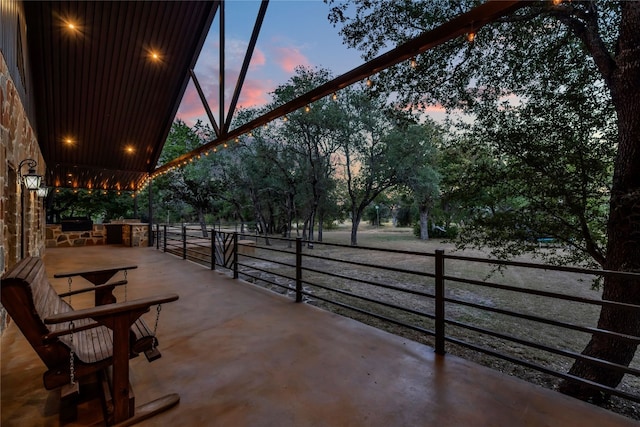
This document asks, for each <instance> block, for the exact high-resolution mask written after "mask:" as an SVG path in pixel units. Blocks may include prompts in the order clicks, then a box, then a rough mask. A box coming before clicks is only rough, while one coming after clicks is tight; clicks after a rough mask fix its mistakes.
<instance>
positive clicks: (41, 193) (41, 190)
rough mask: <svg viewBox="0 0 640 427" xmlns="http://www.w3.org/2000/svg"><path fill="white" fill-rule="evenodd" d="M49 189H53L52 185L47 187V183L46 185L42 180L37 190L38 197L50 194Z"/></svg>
mask: <svg viewBox="0 0 640 427" xmlns="http://www.w3.org/2000/svg"><path fill="white" fill-rule="evenodd" d="M49 190H51V187H47V186H46V185H44V182H41V183H40V187H38V190H36V191H37V192H38V197H41V198H43V199H44V198H46V197H47V196H48V195H49Z"/></svg>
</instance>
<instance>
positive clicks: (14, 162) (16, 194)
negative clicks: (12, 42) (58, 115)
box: [0, 55, 46, 271]
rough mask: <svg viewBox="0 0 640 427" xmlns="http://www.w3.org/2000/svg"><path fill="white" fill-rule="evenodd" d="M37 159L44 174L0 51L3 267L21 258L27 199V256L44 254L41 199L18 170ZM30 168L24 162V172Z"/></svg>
mask: <svg viewBox="0 0 640 427" xmlns="http://www.w3.org/2000/svg"><path fill="white" fill-rule="evenodd" d="M25 159H34V160H35V161H36V162H37V167H36V172H37V173H38V174H39V175H44V174H45V166H46V165H45V163H44V159H43V158H42V154H41V152H40V147H39V146H38V141H37V139H36V134H35V132H34V130H33V126H32V124H31V122H30V121H29V119H28V117H27V114H26V112H25V109H24V106H23V104H22V101H21V99H20V96H19V93H18V91H17V89H16V86H15V85H14V82H13V80H12V79H11V76H10V74H9V69H8V66H7V63H6V62H5V58H4V56H3V55H0V165H2V166H1V167H2V169H1V170H2V173H0V241H1V242H2V246H1V247H0V268H2V271H6V270H7V269H8V268H10V267H12V266H13V265H14V264H15V263H17V262H18V260H19V259H20V253H21V248H22V245H21V242H22V235H21V233H22V218H21V215H22V213H21V212H22V209H21V204H22V203H24V240H25V244H24V253H25V256H29V255H33V256H40V255H43V254H44V247H45V243H44V229H45V213H44V204H43V202H42V200H41V199H40V198H39V197H38V196H37V195H36V194H35V193H33V192H29V191H25V193H24V194H23V193H22V191H21V190H22V187H21V185H20V180H19V174H20V171H19V170H18V168H19V165H20V162H21V161H22V160H25ZM27 171H28V168H27V166H26V165H25V166H24V167H23V168H22V172H23V173H26V172H27Z"/></svg>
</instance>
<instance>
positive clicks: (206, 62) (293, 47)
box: [176, 0, 363, 125]
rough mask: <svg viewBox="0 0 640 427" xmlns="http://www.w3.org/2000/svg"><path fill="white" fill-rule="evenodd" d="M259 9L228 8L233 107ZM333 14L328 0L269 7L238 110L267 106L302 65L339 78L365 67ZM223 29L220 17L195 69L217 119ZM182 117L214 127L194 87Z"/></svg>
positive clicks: (247, 2) (236, 4)
mask: <svg viewBox="0 0 640 427" xmlns="http://www.w3.org/2000/svg"><path fill="white" fill-rule="evenodd" d="M259 5H260V2H259V1H254V0H232V1H227V2H226V4H225V12H226V32H225V37H226V55H225V61H226V70H227V71H226V72H227V74H226V85H225V86H226V95H225V98H226V102H227V103H228V102H229V100H230V99H231V96H232V94H233V90H234V87H235V84H236V79H237V76H238V74H239V72H240V68H241V65H242V61H243V59H244V53H245V51H246V48H247V45H248V42H249V38H250V36H251V31H252V29H253V26H254V23H255V18H256V15H257V12H258V9H259ZM328 11H329V7H328V5H326V4H325V3H324V2H323V1H322V0H296V1H287V0H272V1H271V2H270V3H269V6H268V8H267V13H266V16H265V18H264V22H263V25H262V30H261V31H260V35H259V37H258V42H257V44H256V49H255V51H254V54H253V59H252V61H251V66H250V67H249V71H248V73H247V78H246V80H245V82H244V86H243V90H242V93H241V94H240V100H239V105H238V107H253V106H262V105H264V104H265V103H267V102H268V101H269V100H270V96H269V92H271V91H273V90H274V89H275V88H276V87H277V86H278V85H280V84H283V83H285V82H286V81H287V80H288V79H289V78H290V77H291V76H293V74H294V68H295V67H296V66H298V65H304V66H310V67H322V68H327V69H329V70H331V71H332V73H333V74H334V76H338V75H340V74H343V73H345V72H347V71H349V70H351V69H352V68H355V67H357V66H358V65H361V64H362V63H363V60H362V59H361V57H360V53H359V52H358V51H356V50H353V49H348V48H347V47H346V46H344V45H343V44H342V39H341V37H340V36H339V35H338V30H339V29H338V28H334V27H333V26H332V25H331V24H330V23H329V21H328V19H327V15H328ZM218 27H219V20H218V17H217V16H216V19H215V20H214V22H213V24H212V26H211V32H210V34H209V37H208V38H207V41H206V42H205V45H204V47H203V49H202V52H201V54H200V58H199V60H198V63H197V65H196V68H195V73H196V77H197V78H198V81H199V83H200V85H201V86H202V89H203V91H204V92H205V94H206V96H207V99H208V101H209V105H210V107H211V109H212V111H213V115H214V117H215V118H216V120H218V117H219V115H218V70H219V66H218V63H219V60H218V58H219V50H218V47H219V43H218V41H219V40H218ZM176 117H177V118H180V119H182V120H184V121H185V122H186V123H187V124H188V125H193V124H194V123H195V122H196V120H197V119H202V120H203V122H205V123H208V122H209V120H208V119H207V116H206V113H205V112H204V108H203V106H202V102H201V101H200V98H199V97H198V94H197V92H196V90H195V88H194V86H193V83H192V82H190V83H189V86H188V88H187V91H186V93H185V96H184V98H183V100H182V104H181V105H180V109H179V110H178V114H177V116H176Z"/></svg>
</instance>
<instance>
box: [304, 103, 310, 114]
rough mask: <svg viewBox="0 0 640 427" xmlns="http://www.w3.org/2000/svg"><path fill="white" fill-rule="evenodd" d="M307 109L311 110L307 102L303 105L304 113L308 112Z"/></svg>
mask: <svg viewBox="0 0 640 427" xmlns="http://www.w3.org/2000/svg"><path fill="white" fill-rule="evenodd" d="M309 111H311V107H309V104H307V105H306V106H305V107H304V112H305V113H308V112H309Z"/></svg>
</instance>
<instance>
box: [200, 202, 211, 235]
mask: <svg viewBox="0 0 640 427" xmlns="http://www.w3.org/2000/svg"><path fill="white" fill-rule="evenodd" d="M198 223H199V224H200V229H201V230H202V237H203V238H204V239H208V238H209V233H208V232H207V223H206V221H205V218H204V210H202V209H201V208H198Z"/></svg>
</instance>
